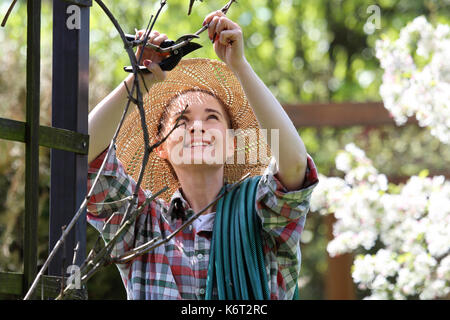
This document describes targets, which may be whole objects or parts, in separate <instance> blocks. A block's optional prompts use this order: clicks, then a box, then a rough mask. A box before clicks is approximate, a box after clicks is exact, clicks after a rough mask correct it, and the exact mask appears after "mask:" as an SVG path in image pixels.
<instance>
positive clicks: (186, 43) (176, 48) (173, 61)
mask: <svg viewBox="0 0 450 320" xmlns="http://www.w3.org/2000/svg"><path fill="white" fill-rule="evenodd" d="M125 37H126V39H127V40H128V41H130V42H131V43H132V46H133V47H135V46H138V45H142V41H141V40H135V36H134V35H132V34H125ZM197 38H200V37H199V36H198V35H197V34H185V35H183V36H181V37H179V38H178V39H177V40H175V41H173V40H165V41H163V42H162V43H161V45H159V46H158V45H155V44H152V43H147V44H145V46H146V47H150V48H152V49H153V50H154V51H156V52H159V53H160V54H162V55H163V56H166V58H165V59H164V60H163V61H161V62H160V63H159V66H160V67H161V69H162V70H164V71H170V70H172V69H173V68H175V67H176V66H177V64H178V63H179V62H180V61H181V59H182V58H183V57H184V56H185V55H187V54H189V53H191V52H192V51H195V50H197V49H199V48H201V47H202V45H200V44H198V43H195V42H191V41H192V40H193V39H197ZM138 68H139V71H140V72H143V73H150V71H149V70H148V69H147V68H146V67H145V66H138ZM123 69H124V70H125V71H126V72H133V68H132V67H131V66H126V67H123Z"/></svg>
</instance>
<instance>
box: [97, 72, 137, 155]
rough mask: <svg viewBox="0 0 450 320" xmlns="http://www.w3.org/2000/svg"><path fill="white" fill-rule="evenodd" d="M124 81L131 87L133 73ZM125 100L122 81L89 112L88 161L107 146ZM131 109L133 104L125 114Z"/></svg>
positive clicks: (125, 94)
mask: <svg viewBox="0 0 450 320" xmlns="http://www.w3.org/2000/svg"><path fill="white" fill-rule="evenodd" d="M125 81H126V83H127V86H128V88H129V89H131V87H132V84H133V75H132V74H130V75H129V76H128V77H127V78H126V79H125ZM141 88H143V87H141ZM127 100H128V98H127V90H126V88H125V85H124V83H123V82H121V83H120V84H119V85H118V86H117V87H116V88H115V89H114V90H113V91H112V92H111V93H110V94H108V95H107V96H106V97H105V98H104V99H103V100H102V101H100V103H98V104H97V105H96V106H95V108H94V109H93V110H92V111H91V112H90V113H89V136H90V137H89V153H88V162H91V161H92V160H94V159H95V158H96V157H97V156H98V155H99V154H100V153H101V152H102V151H103V150H105V149H106V148H107V147H108V146H109V143H110V142H111V139H112V137H113V135H114V133H115V131H116V128H117V125H118V124H119V121H120V119H121V118H122V114H123V111H124V109H125V106H126V103H127ZM133 109H134V106H133V105H130V106H129V108H128V113H127V115H128V114H130V112H131V111H132V110H133Z"/></svg>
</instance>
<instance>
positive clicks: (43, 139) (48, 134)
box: [0, 118, 89, 154]
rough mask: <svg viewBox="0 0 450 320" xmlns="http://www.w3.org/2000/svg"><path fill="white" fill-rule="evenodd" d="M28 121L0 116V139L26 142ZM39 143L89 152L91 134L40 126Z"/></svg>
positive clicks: (81, 152)
mask: <svg viewBox="0 0 450 320" xmlns="http://www.w3.org/2000/svg"><path fill="white" fill-rule="evenodd" d="M25 130H26V123H25V122H22V121H16V120H10V119H4V118H0V139H5V140H12V141H18V142H26V138H25ZM38 140H39V145H40V146H41V147H47V148H53V149H58V150H65V151H70V152H75V153H80V154H87V153H88V149H89V136H88V135H87V134H81V133H78V132H73V131H70V130H65V129H60V128H53V127H47V126H39V139H38Z"/></svg>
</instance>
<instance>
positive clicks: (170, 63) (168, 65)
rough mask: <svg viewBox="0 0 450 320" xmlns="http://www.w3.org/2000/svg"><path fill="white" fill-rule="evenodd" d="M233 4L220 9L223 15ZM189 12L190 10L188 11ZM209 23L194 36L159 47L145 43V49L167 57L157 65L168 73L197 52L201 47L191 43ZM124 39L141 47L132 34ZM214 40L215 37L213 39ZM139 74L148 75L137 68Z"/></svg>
mask: <svg viewBox="0 0 450 320" xmlns="http://www.w3.org/2000/svg"><path fill="white" fill-rule="evenodd" d="M233 2H236V0H230V1H228V3H227V4H226V5H225V6H224V7H222V9H220V11H222V12H223V13H224V14H227V12H228V9H229V8H230V6H231V5H232V4H233ZM192 3H193V1H191V4H190V7H191V6H192ZM189 11H190V10H189ZM208 27H209V23H208V24H206V25H204V26H202V27H201V28H200V29H199V30H197V32H196V33H194V34H185V35H184V36H181V37H179V38H178V39H177V40H176V41H173V40H165V41H163V42H162V43H161V45H160V46H157V45H154V44H152V43H146V44H145V46H146V47H150V48H152V49H153V50H155V51H156V52H159V53H162V54H163V55H167V58H165V59H164V60H163V61H161V62H160V63H159V66H160V67H161V69H162V70H164V71H170V70H172V69H173V68H175V67H176V66H177V64H178V63H179V62H180V61H181V59H182V58H183V57H184V56H185V55H187V54H188V53H191V52H192V51H194V50H197V49H199V48H201V47H202V45H200V44H198V43H195V42H191V41H192V40H193V39H197V38H200V37H199V35H200V34H201V33H202V32H203V31H205V30H206V29H208ZM125 38H126V39H127V40H128V41H130V42H131V44H132V46H133V47H136V46H140V45H142V41H141V40H136V39H135V36H134V35H132V34H125ZM214 38H215V35H214V37H213V39H214ZM138 68H139V69H138V70H139V71H140V72H143V73H150V71H149V70H148V69H147V68H146V67H144V66H139V67H138ZM123 69H124V70H125V71H126V72H133V68H132V67H131V66H128V67H123Z"/></svg>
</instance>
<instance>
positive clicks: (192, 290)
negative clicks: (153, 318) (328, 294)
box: [88, 11, 318, 299]
mask: <svg viewBox="0 0 450 320" xmlns="http://www.w3.org/2000/svg"><path fill="white" fill-rule="evenodd" d="M206 24H209V26H208V34H209V38H210V39H211V40H212V41H213V42H214V50H215V52H216V54H217V56H218V57H219V58H220V59H221V60H222V61H223V62H219V61H214V60H207V59H186V60H183V61H182V62H180V64H179V66H177V67H176V68H175V69H174V70H172V71H170V72H163V71H162V70H161V69H160V68H159V66H158V62H160V61H161V57H160V56H159V55H158V54H157V53H156V52H154V51H152V50H150V49H148V48H145V49H144V50H145V51H144V60H143V61H144V65H145V66H147V68H148V69H149V70H150V71H151V72H152V73H151V74H150V75H146V76H145V77H146V82H147V84H151V85H152V87H151V89H150V93H149V94H148V95H147V96H146V97H145V106H146V121H147V125H148V128H149V133H150V138H151V140H152V141H151V142H156V141H158V140H159V139H161V138H162V137H163V136H165V135H166V134H167V133H168V132H169V131H170V129H171V128H172V127H173V126H174V124H175V122H176V119H177V118H178V117H179V116H180V114H181V112H182V111H183V110H184V108H185V107H186V106H187V108H186V110H185V111H184V114H183V116H182V117H181V119H180V124H181V125H182V126H180V127H179V128H177V129H176V130H175V131H173V132H172V134H170V135H169V138H168V139H167V140H166V141H165V142H164V143H163V144H162V145H161V146H160V147H159V148H158V149H157V150H156V152H153V153H152V154H151V157H150V160H149V165H148V166H147V168H146V174H145V177H144V181H143V188H142V189H141V190H138V198H139V199H138V200H139V204H138V205H140V204H142V203H143V202H144V200H145V199H146V198H147V197H149V196H150V195H151V194H152V193H155V192H157V191H158V190H159V189H161V188H162V187H164V186H168V187H169V192H167V193H166V195H165V196H162V197H160V198H158V199H156V200H155V201H153V202H152V203H151V204H150V205H148V207H147V208H146V209H145V210H144V211H143V213H142V214H141V215H140V216H139V217H138V218H137V220H136V222H135V225H134V226H133V227H132V228H130V230H128V232H127V233H126V234H125V235H124V236H123V238H122V239H121V241H120V242H119V243H118V244H117V245H116V246H115V248H114V251H113V252H112V255H113V256H120V255H121V254H122V253H124V252H125V251H127V250H129V249H131V248H132V247H135V246H138V245H140V244H142V243H145V242H147V241H149V240H151V239H152V238H153V237H155V236H158V235H168V234H170V233H171V232H172V231H173V230H175V229H176V228H178V227H179V226H180V225H181V224H182V222H183V219H184V218H186V217H187V218H188V217H189V216H191V215H192V214H194V213H195V212H198V211H200V210H201V209H203V208H204V207H205V206H206V205H207V204H208V203H210V202H211V201H212V200H213V199H214V198H216V197H217V195H218V194H219V192H220V190H221V189H222V187H223V186H224V184H227V183H229V182H234V181H236V180H238V179H239V178H240V177H241V176H242V174H244V173H246V172H250V173H251V174H252V175H257V174H261V172H262V171H261V169H262V168H266V170H265V171H264V174H263V175H262V178H261V180H260V181H259V183H258V186H257V193H256V211H257V214H258V216H259V217H260V218H261V222H262V228H263V233H262V239H263V247H264V261H265V266H266V272H267V279H268V282H269V283H268V285H269V290H270V298H271V299H292V297H293V294H294V289H295V286H296V280H297V277H298V273H299V270H300V257H301V256H300V248H299V239H300V234H301V231H302V229H303V226H304V222H305V217H306V214H307V212H308V210H309V199H310V196H311V192H312V189H313V188H314V187H315V186H316V184H317V182H318V180H317V171H316V168H315V166H314V163H313V161H312V159H311V158H310V157H309V156H308V155H307V153H306V149H305V146H304V144H303V142H302V140H301V138H300V137H299V135H298V133H297V130H296V128H295V127H294V126H293V124H292V122H291V120H290V119H289V117H288V116H287V114H286V113H285V112H284V110H283V108H282V107H281V105H280V104H279V102H278V101H277V100H276V99H275V97H274V96H273V95H272V94H271V92H270V91H269V90H268V88H267V87H266V86H265V85H264V83H263V82H262V81H261V80H260V79H259V77H258V76H257V75H256V74H255V72H254V71H253V70H252V68H251V66H250V64H249V63H248V62H247V61H246V59H245V55H244V47H243V37H242V31H241V28H240V27H239V26H238V25H237V24H236V23H234V22H233V21H231V20H230V19H228V18H227V17H225V16H224V14H223V13H222V12H221V11H217V12H213V13H211V14H209V15H208V16H207V17H206V18H205V20H204V25H206ZM142 34H143V32H142V31H141V32H139V33H138V35H137V36H139V37H142ZM214 36H215V38H214V39H213V37H214ZM166 39H167V37H166V36H165V35H164V34H159V33H158V32H156V31H155V32H152V33H151V35H150V38H149V41H150V42H152V43H154V44H157V45H159V44H160V43H161V42H162V41H164V40H166ZM140 50H142V49H141V48H139V49H138V51H137V55H139V53H140ZM126 81H127V82H128V84H129V87H130V85H131V81H132V77H131V76H130V77H128V78H127V80H126ZM142 87H143V86H142ZM126 99H127V97H126V90H125V88H124V86H123V85H120V86H119V87H117V88H116V89H115V90H114V91H113V92H112V93H111V94H110V95H108V97H106V98H105V99H104V100H103V101H102V102H100V103H99V104H98V105H97V106H96V108H95V109H94V110H93V111H92V112H91V113H90V114H89V134H90V135H91V143H90V149H89V156H88V158H89V162H90V168H89V180H88V184H89V187H90V185H91V184H92V182H93V179H94V178H95V176H96V173H97V172H98V169H99V167H100V165H101V163H102V161H103V160H104V157H105V152H102V151H104V150H105V148H106V147H107V146H108V144H109V142H110V139H111V138H112V135H113V133H114V130H115V128H116V126H117V124H118V122H119V120H120V117H121V113H122V110H123V106H124V105H125V102H126ZM130 109H131V108H130ZM257 127H260V128H263V129H265V130H267V132H271V129H276V130H277V132H278V140H276V141H272V142H274V143H271V146H272V148H273V146H275V147H277V148H278V150H277V151H278V152H272V153H273V158H274V160H275V162H276V163H274V162H271V164H270V165H269V166H267V163H266V162H264V161H259V162H257V163H256V164H255V163H249V161H248V154H249V153H251V152H252V150H255V149H254V148H252V141H250V143H249V144H247V145H246V146H244V148H243V150H246V151H245V152H244V154H247V155H246V156H245V157H244V159H245V163H242V161H241V162H240V163H239V161H233V158H236V155H235V153H236V149H239V148H238V144H239V142H238V140H239V139H238V134H233V132H232V131H230V129H235V130H236V129H246V130H247V131H248V130H250V129H255V128H257ZM236 132H237V130H236V131H234V133H236ZM275 137H276V136H275ZM268 139H269V140H270V137H269V138H268ZM253 142H254V143H253V146H255V147H258V146H259V148H261V147H262V145H263V142H262V141H261V139H256V142H255V141H253ZM277 143H278V145H277ZM249 146H250V147H249ZM258 150H259V149H258ZM241 151H242V150H241ZM272 151H273V150H272ZM142 154H143V140H142V131H141V129H140V122H139V114H138V112H136V111H134V113H133V112H132V111H130V112H129V114H128V115H127V120H126V122H125V123H124V128H123V130H122V131H121V134H120V136H119V138H118V142H117V157H116V153H115V152H113V153H112V154H111V156H110V157H109V159H107V165H106V168H105V170H104V171H103V173H102V176H101V177H100V181H99V184H98V186H97V187H96V189H95V192H94V194H95V196H94V197H93V198H91V202H90V205H89V206H88V220H89V222H90V223H91V224H92V225H94V226H95V227H96V228H97V229H98V230H100V231H101V232H102V234H103V237H104V239H105V241H108V240H109V239H110V238H111V237H112V235H113V234H114V233H115V231H116V230H117V228H118V224H119V223H120V221H121V218H122V215H123V213H124V212H125V211H124V210H125V208H124V206H123V202H120V201H117V200H120V199H123V198H126V197H128V196H130V195H132V194H133V192H135V187H136V183H135V179H136V177H137V174H138V172H139V170H140V168H139V164H140V163H141V161H142ZM119 158H120V160H119ZM260 160H261V159H260ZM133 177H134V179H133ZM108 202H113V203H108ZM174 210H176V211H177V212H178V213H180V215H177V216H174V215H173V211H174ZM113 213H116V217H114V218H113V219H111V220H110V222H109V223H108V225H106V226H105V221H106V220H107V219H108V218H109V217H110V216H111V214H113ZM214 216H215V207H212V208H210V209H209V210H207V211H206V212H205V213H204V214H203V215H202V216H201V217H200V218H199V219H198V220H196V221H195V224H194V225H193V227H192V228H187V229H185V230H184V231H182V232H180V233H179V234H178V235H177V236H176V237H174V238H173V239H172V240H171V241H170V242H169V243H168V244H167V245H164V246H160V247H158V248H156V249H155V250H153V251H151V252H149V253H148V254H145V255H143V256H140V257H138V258H136V259H134V260H133V261H131V262H129V263H127V264H122V265H118V268H119V271H120V272H121V276H122V280H123V281H124V285H125V288H126V290H127V295H128V298H129V299H204V294H205V286H206V276H207V269H208V261H209V251H210V245H211V235H212V226H213V224H214Z"/></svg>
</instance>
